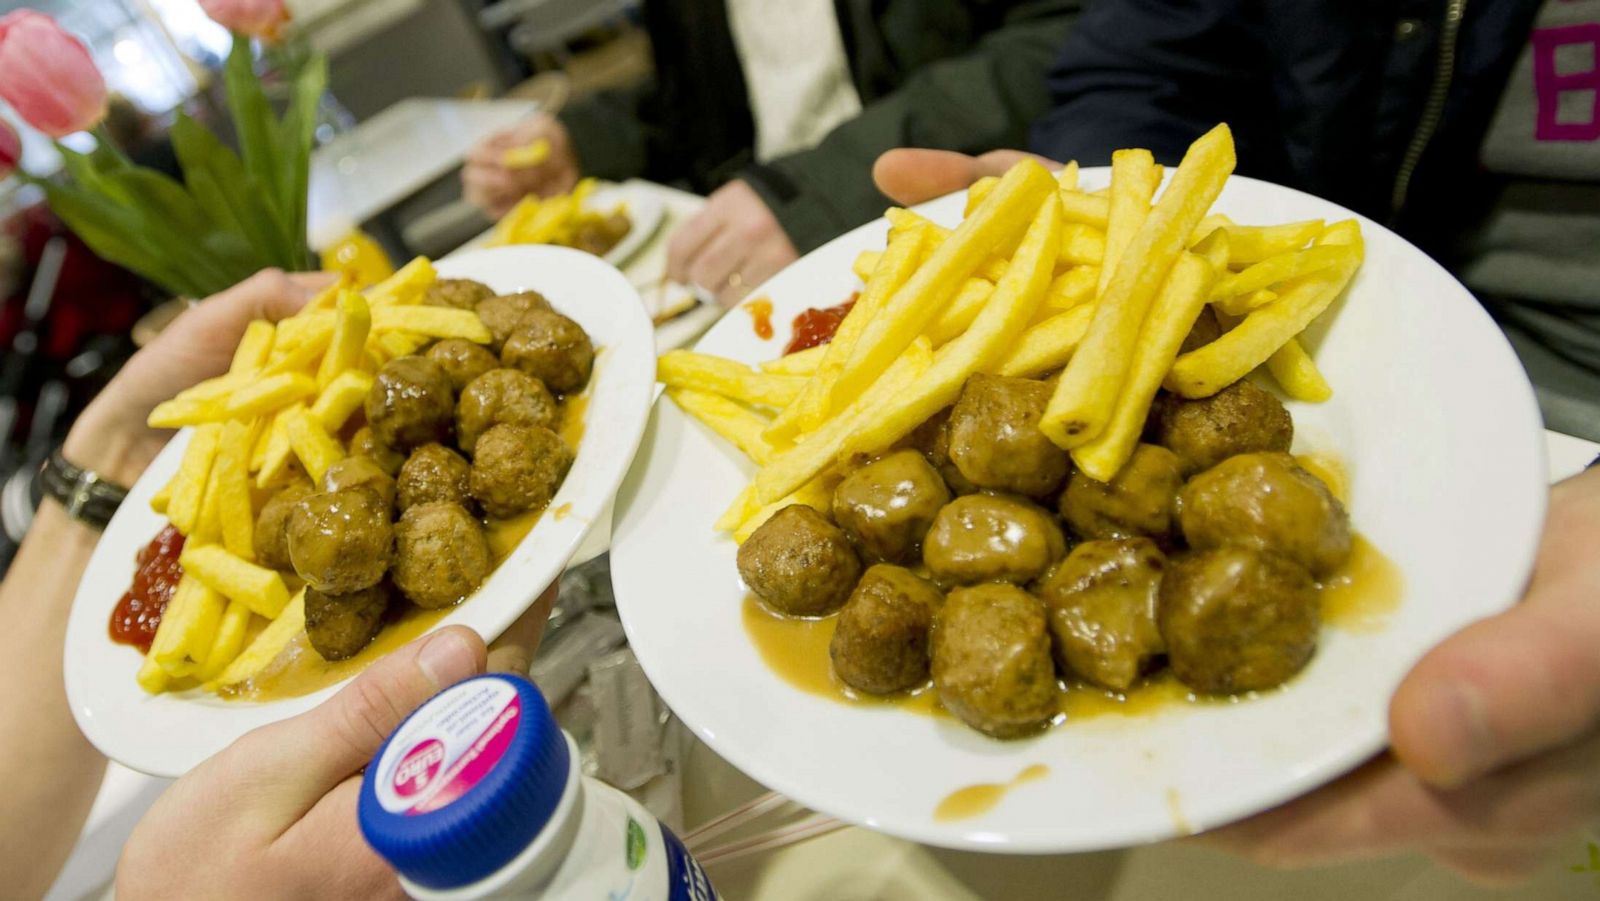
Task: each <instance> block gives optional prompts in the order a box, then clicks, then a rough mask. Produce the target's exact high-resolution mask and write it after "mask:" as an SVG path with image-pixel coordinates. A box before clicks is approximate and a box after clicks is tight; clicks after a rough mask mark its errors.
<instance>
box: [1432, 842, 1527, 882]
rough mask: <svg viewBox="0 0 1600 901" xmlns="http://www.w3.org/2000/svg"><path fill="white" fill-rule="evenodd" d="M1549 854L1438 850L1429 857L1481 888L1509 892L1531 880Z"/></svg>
mask: <svg viewBox="0 0 1600 901" xmlns="http://www.w3.org/2000/svg"><path fill="white" fill-rule="evenodd" d="M1549 853H1550V849H1549V848H1545V847H1540V848H1504V847H1487V848H1451V849H1442V848H1435V849H1434V850H1432V851H1429V852H1428V856H1429V857H1432V858H1433V859H1434V861H1435V862H1437V863H1438V864H1439V865H1440V866H1443V867H1445V868H1447V869H1450V870H1454V871H1455V872H1457V873H1459V874H1461V875H1462V876H1464V877H1466V878H1467V879H1468V880H1470V881H1472V882H1475V883H1477V884H1479V885H1482V886H1485V887H1488V888H1509V887H1511V886H1514V885H1518V884H1519V883H1521V882H1523V881H1524V880H1526V879H1527V878H1528V877H1529V876H1532V875H1533V873H1534V871H1535V870H1537V869H1539V865H1540V864H1542V863H1544V861H1545V858H1546V857H1548V856H1549Z"/></svg>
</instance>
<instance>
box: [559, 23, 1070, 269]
mask: <svg viewBox="0 0 1600 901" xmlns="http://www.w3.org/2000/svg"><path fill="white" fill-rule="evenodd" d="M1079 6H1080V3H1079V0H964V2H963V0H835V3H834V7H835V14H836V16H837V18H838V21H839V30H840V34H841V36H842V37H843V40H844V49H845V56H846V59H847V60H848V61H849V65H850V74H851V78H852V81H853V82H854V83H855V87H856V90H857V92H858V93H859V94H860V95H861V103H862V107H863V110H862V113H861V115H860V116H858V117H856V118H855V119H852V120H850V121H848V122H846V123H844V124H842V125H840V126H839V127H838V128H836V129H834V131H832V132H831V133H830V134H829V135H828V136H827V137H826V138H824V139H823V141H822V142H821V143H820V144H818V145H817V146H816V147H814V148H812V149H810V150H806V151H802V152H800V153H796V154H792V155H790V156H786V157H783V158H780V159H777V160H772V161H770V162H769V163H767V164H766V165H756V163H755V159H754V155H753V148H754V146H755V123H754V120H753V118H752V116H751V113H750V106H749V98H748V96H747V94H746V91H745V84H744V75H743V72H742V70H741V69H740V66H739V58H738V56H737V55H736V52H735V49H734V43H733V36H732V33H731V31H730V30H729V25H728V16H727V9H726V6H725V4H724V3H723V2H722V0H646V2H645V4H644V24H645V28H646V29H647V30H648V32H649V34H650V40H651V43H652V44H653V46H654V53H655V69H656V76H655V78H654V79H653V80H652V81H651V82H650V83H648V84H646V85H643V86H641V87H639V88H637V89H634V90H628V91H613V92H606V93H603V94H600V95H598V96H595V97H590V98H585V99H583V100H581V101H577V102H575V103H573V104H571V105H570V106H568V107H567V108H566V109H565V110H563V111H562V112H561V115H560V118H561V120H562V122H563V123H565V124H566V126H567V128H568V129H569V131H570V132H571V134H572V140H573V146H574V148H575V149H576V152H577V155H578V160H579V163H580V166H581V168H582V170H583V172H584V173H585V174H586V175H595V176H599V177H602V178H613V179H620V178H629V177H636V176H637V177H643V178H648V179H651V180H653V181H659V182H664V183H669V184H672V183H676V184H681V185H684V186H687V187H688V188H690V189H692V190H695V191H698V192H701V193H705V192H709V191H711V190H713V189H715V188H716V187H718V186H719V185H721V184H722V183H724V182H726V181H728V180H730V179H733V178H743V179H745V180H746V181H747V182H749V183H750V185H751V186H752V187H754V188H755V189H756V190H757V191H758V192H759V193H760V194H761V195H762V198H763V199H764V200H765V201H766V202H767V205H768V206H769V207H771V208H772V211H773V213H774V214H775V215H776V216H777V218H778V221H779V222H780V223H782V225H783V228H784V230H785V231H786V232H787V233H788V234H789V238H790V239H791V240H792V241H794V244H795V246H796V247H797V248H798V249H799V250H800V252H802V253H804V252H806V251H808V250H810V249H812V248H814V247H816V246H818V245H820V244H822V243H824V242H826V241H827V240H829V239H831V238H833V237H834V236H835V235H838V234H840V233H841V232H844V231H847V230H849V229H851V228H854V227H855V226H857V225H860V224H861V223H863V222H866V221H868V220H870V219H873V218H875V217H877V216H880V215H882V214H883V209H884V207H885V206H886V205H887V203H888V201H887V200H886V199H885V198H884V197H883V195H881V194H879V193H878V191H877V189H876V188H874V187H873V184H872V162H873V160H874V159H876V158H877V156H878V154H879V153H882V152H883V151H885V150H888V149H889V148H891V147H938V148H944V149H949V150H961V151H967V152H981V151H985V150H991V149H993V148H996V147H1015V146H1021V145H1022V144H1023V143H1024V142H1025V141H1026V139H1027V134H1028V131H1027V129H1028V125H1029V123H1031V122H1032V121H1033V120H1034V119H1035V118H1036V117H1038V115H1039V114H1041V113H1043V112H1044V111H1045V110H1046V109H1047V108H1048V106H1049V95H1048V94H1047V93H1046V91H1045V88H1044V75H1045V72H1046V70H1047V69H1048V68H1049V65H1050V62H1051V60H1053V59H1054V57H1055V53H1056V50H1057V49H1058V48H1059V47H1060V46H1061V41H1062V39H1063V38H1064V37H1065V36H1066V33H1067V30H1068V28H1069V26H1070V25H1071V22H1072V20H1073V18H1074V16H1075V13H1076V11H1077V9H1078V7H1079Z"/></svg>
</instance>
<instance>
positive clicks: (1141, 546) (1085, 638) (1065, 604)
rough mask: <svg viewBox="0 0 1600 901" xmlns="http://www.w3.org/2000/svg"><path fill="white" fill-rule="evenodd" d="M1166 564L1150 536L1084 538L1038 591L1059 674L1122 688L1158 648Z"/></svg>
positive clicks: (1128, 683)
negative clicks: (1098, 539) (1157, 619)
mask: <svg viewBox="0 0 1600 901" xmlns="http://www.w3.org/2000/svg"><path fill="white" fill-rule="evenodd" d="M1166 565H1167V560H1166V557H1164V556H1162V554H1161V550H1160V549H1159V548H1157V547H1156V545H1155V542H1153V541H1151V540H1149V539H1148V538H1124V539H1119V540H1112V541H1086V542H1084V543H1083V544H1080V545H1078V546H1077V547H1075V548H1073V549H1072V553H1070V554H1068V555H1067V559H1065V560H1063V561H1061V565H1060V566H1058V567H1056V569H1055V571H1054V572H1052V573H1051V574H1050V577H1049V578H1047V579H1046V580H1045V581H1044V584H1043V585H1041V586H1040V587H1039V599H1040V600H1042V601H1044V605H1045V609H1046V610H1047V611H1048V616H1049V619H1050V635H1051V637H1052V638H1053V639H1055V643H1054V646H1055V652H1056V660H1057V661H1059V662H1060V663H1061V669H1062V671H1063V672H1070V673H1076V674H1077V675H1079V676H1081V677H1082V678H1084V679H1086V680H1088V681H1090V682H1093V683H1094V684H1096V685H1099V686H1101V687H1104V688H1109V689H1111V690H1112V691H1127V690H1128V689H1129V688H1131V687H1132V686H1133V683H1134V681H1135V680H1136V679H1138V678H1139V675H1140V674H1141V673H1143V672H1144V670H1145V666H1146V664H1148V663H1149V661H1150V658H1152V657H1154V656H1155V655H1157V654H1160V653H1161V652H1162V650H1163V647H1164V646H1163V645H1162V643H1161V632H1160V630H1159V629H1158V628H1157V626H1156V611H1157V609H1158V607H1159V605H1160V600H1161V574H1162V572H1163V571H1164V570H1165V569H1166Z"/></svg>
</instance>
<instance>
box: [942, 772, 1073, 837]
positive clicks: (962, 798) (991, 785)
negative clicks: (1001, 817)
mask: <svg viewBox="0 0 1600 901" xmlns="http://www.w3.org/2000/svg"><path fill="white" fill-rule="evenodd" d="M1048 775H1050V768H1049V767H1047V766H1045V765H1044V764H1042V763H1035V764H1033V765H1032V766H1029V767H1026V768H1024V769H1023V770H1022V772H1020V773H1018V774H1017V775H1015V776H1013V777H1012V778H1011V781H1010V782H980V783H978V784H976V785H968V786H965V787H963V788H958V789H956V790H955V791H953V792H951V793H950V794H948V795H945V796H944V799H943V800H942V801H940V802H939V804H938V806H936V807H934V808H933V818H934V819H935V820H937V821H939V822H942V823H947V822H950V821H951V820H965V819H970V818H972V817H975V816H980V815H982V814H985V813H988V812H989V811H990V810H992V809H993V808H994V806H995V805H996V804H999V803H1000V802H1001V801H1002V800H1004V798H1005V796H1006V795H1007V793H1009V792H1010V791H1011V790H1012V789H1014V788H1016V787H1017V786H1019V785H1025V784H1027V783H1029V782H1033V781H1034V780H1037V779H1043V778H1044V777H1046V776H1048Z"/></svg>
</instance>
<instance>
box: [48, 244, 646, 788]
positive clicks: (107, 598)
mask: <svg viewBox="0 0 1600 901" xmlns="http://www.w3.org/2000/svg"><path fill="white" fill-rule="evenodd" d="M438 269H439V274H440V275H442V276H447V277H454V278H473V279H477V280H478V281H481V282H484V283H486V284H488V285H489V286H490V287H492V288H494V289H495V290H496V291H500V292H511V291H521V290H525V289H529V288H532V289H535V290H537V291H539V292H540V293H542V294H544V296H545V297H547V298H549V300H550V303H551V304H552V305H553V306H554V307H555V308H556V309H558V310H560V311H561V312H562V313H564V314H566V315H568V316H570V317H572V318H573V319H575V320H577V322H578V324H580V325H582V326H583V328H584V330H585V331H587V332H588V333H589V336H590V337H591V338H592V339H593V341H594V344H595V347H596V348H597V353H596V357H595V368H594V377H593V379H592V380H591V382H590V386H589V389H588V395H589V407H588V410H587V413H586V421H585V424H584V435H583V440H582V442H581V443H580V445H579V447H578V452H577V457H576V459H575V460H574V461H573V465H572V470H571V472H570V473H568V475H567V479H566V481H565V482H564V483H563V484H562V486H561V489H560V491H558V492H557V493H556V496H555V499H554V500H552V501H551V506H552V507H558V506H564V505H568V504H570V505H571V507H570V509H571V511H572V512H571V514H570V515H567V516H563V517H559V518H558V517H544V518H543V519H541V520H539V523H538V524H537V525H536V526H534V528H533V530H532V531H530V532H529V533H528V536H527V537H526V538H524V539H523V541H522V543H521V544H520V545H519V546H518V547H517V549H516V550H515V551H514V552H512V554H511V556H510V557H509V558H507V559H506V561H505V562H504V563H502V564H501V565H500V567H499V568H498V569H496V570H495V572H494V574H493V575H492V576H490V577H489V580H488V581H487V582H485V583H484V585H483V587H482V588H481V589H479V591H478V593H477V594H476V595H474V596H473V597H472V598H470V599H469V600H467V601H466V602H465V603H463V604H462V605H461V606H460V607H459V608H457V609H456V610H454V611H452V612H451V613H450V614H449V615H448V616H446V617H445V618H444V619H443V620H441V621H440V622H439V624H438V626H435V628H440V627H443V626H447V625H464V626H470V627H471V628H473V629H474V630H476V631H477V632H478V634H480V635H483V636H485V637H486V638H493V637H495V636H497V635H499V634H500V633H501V632H502V631H504V630H505V628H506V626H508V625H510V624H511V622H512V620H514V619H516V618H517V616H518V615H520V614H521V613H522V611H524V610H526V609H527V608H528V605H529V604H531V603H532V602H533V600H534V598H535V597H537V596H538V594H539V592H540V591H541V590H543V589H544V587H545V586H546V585H548V584H549V583H550V582H551V581H552V580H553V579H555V578H556V576H558V575H559V574H560V573H561V570H562V567H563V566H564V565H565V564H566V561H567V560H568V558H569V557H571V556H572V553H573V551H574V550H575V549H576V548H577V547H578V545H579V542H580V541H581V540H582V539H583V537H584V533H586V532H587V531H588V530H589V528H590V526H591V525H592V524H593V523H594V521H595V519H596V518H597V517H598V516H599V515H600V514H601V512H602V511H603V510H604V509H605V507H606V505H607V504H608V503H609V502H610V500H611V499H612V496H613V495H614V494H615V493H616V490H617V484H618V483H619V482H620V481H621V480H622V476H623V474H624V473H625V472H626V471H627V468H628V463H629V461H630V460H631V459H632V458H633V453H634V451H635V450H636V449H637V447H638V445H639V436H640V434H641V432H642V431H643V430H644V423H645V419H646V415H647V413H648V410H649V405H650V400H651V391H652V389H653V381H654V379H655V350H654V343H653V335H652V334H651V328H650V320H649V319H647V318H646V317H645V315H644V311H643V308H642V307H641V306H640V304H639V296H638V294H637V293H635V292H634V290H633V287H632V286H631V285H629V284H628V281H627V279H625V278H623V277H622V274H621V273H619V272H617V270H616V269H614V268H612V267H611V266H610V265H609V264H607V263H604V262H602V261H601V260H599V259H598V258H596V257H594V256H591V255H589V254H586V253H581V252H579V251H576V250H569V249H567V248H564V247H498V248H493V249H490V250H479V251H474V252H471V253H465V254H462V255H460V256H457V257H453V258H451V259H448V260H444V261H441V262H440V263H439V264H438ZM188 438H189V432H188V431H185V432H182V433H179V435H178V436H177V437H176V438H174V439H173V440H172V442H171V443H169V444H168V445H167V447H166V448H165V449H164V450H163V451H162V452H161V454H160V456H158V457H157V458H156V461H155V462H154V463H153V464H152V465H151V466H150V469H149V470H148V471H147V472H145V474H144V476H143V477H142V478H140V479H139V481H138V483H137V484H136V485H134V486H133V490H132V491H131V492H130V493H129V495H128V500H127V502H126V503H124V504H123V505H122V507H121V509H119V510H118V511H117V515H116V516H115V517H113V518H112V520H111V524H110V525H109V526H107V528H106V531H105V535H104V536H103V537H102V538H101V540H100V544H99V546H98V547H96V548H95V552H94V556H93V557H92V558H90V560H89V566H88V568H87V569H86V570H85V571H84V575H83V581H82V582H81V583H80V584H79V586H78V595H77V598H76V600H75V601H74V602H73V608H72V616H71V619H70V621H69V622H68V624H67V644H66V683H67V699H68V701H69V702H70V703H71V705H72V713H73V715H74V716H75V717H77V720H78V725H79V727H80V728H82V729H83V732H84V734H85V735H86V736H88V738H89V740H90V741H91V742H93V743H94V745H95V747H97V748H99V749H100V750H101V751H103V752H104V753H105V754H106V756H108V757H110V758H112V759H114V760H116V761H118V762H120V763H123V764H125V765H127V766H130V767H132V768H134V769H136V770H141V771H143V772H146V773H150V774H152V775H156V776H179V775H182V774H183V773H185V772H187V771H188V770H189V769H190V768H192V767H193V766H194V765H195V764H197V763H199V762H200V761H202V760H204V759H205V758H206V757H209V756H210V755H212V754H214V753H216V752H217V751H220V750H221V749H222V748H224V747H225V746H227V745H228V744H229V743H230V742H232V741H233V740H234V739H236V738H238V737H239V736H240V735H243V734H244V733H245V732H247V731H249V730H250V729H253V728H255V727H257V726H262V725H265V724H267V723H271V722H274V721H277V720H280V719H283V718H285V717H288V716H292V715H294V714H296V713H299V712H301V711H303V710H307V709H309V708H310V707H312V706H313V705H315V704H317V703H318V702H320V701H322V700H323V699H325V698H327V697H328V696H329V695H331V694H332V693H333V692H334V691H335V690H337V686H335V687H330V688H327V689H324V690H322V691H319V692H316V693H314V694H311V695H306V696H304V697H299V698H290V699H286V700H282V701H275V702H271V703H251V702H245V701H223V700H221V699H220V698H217V697H215V696H213V695H210V694H207V693H204V692H201V691H198V690H195V691H188V692H183V693H175V694H163V695H155V696H152V695H147V694H145V693H144V691H143V690H141V689H140V688H139V686H138V684H137V683H136V682H135V681H134V675H135V673H137V671H138V669H139V664H140V657H139V654H138V653H137V652H136V651H134V650H133V649H132V648H128V647H126V646H123V645H116V644H112V643H111V640H110V639H109V638H108V637H107V635H106V624H107V622H108V621H109V619H110V616H111V610H112V608H113V607H114V606H115V605H116V603H117V600H118V598H120V597H121V595H122V593H123V592H124V591H126V590H127V588H128V583H129V580H131V579H132V577H133V570H134V562H133V561H134V555H135V554H137V553H138V550H139V548H141V547H142V546H144V545H145V544H146V543H147V542H149V541H150V539H151V538H152V537H154V536H155V534H156V532H158V531H160V530H161V528H162V526H164V525H165V524H166V523H165V520H164V518H162V517H160V516H157V515H156V514H155V513H153V512H151V510H150V497H151V495H153V494H155V492H156V491H157V490H158V489H159V488H160V487H161V486H162V485H163V484H165V483H166V481H167V480H168V479H169V478H171V476H172V474H173V472H175V471H176V470H177V467H178V462H179V460H180V459H181V457H182V455H183V448H184V446H185V445H186V444H187V443H188Z"/></svg>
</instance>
